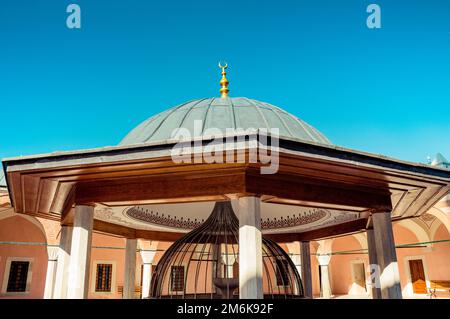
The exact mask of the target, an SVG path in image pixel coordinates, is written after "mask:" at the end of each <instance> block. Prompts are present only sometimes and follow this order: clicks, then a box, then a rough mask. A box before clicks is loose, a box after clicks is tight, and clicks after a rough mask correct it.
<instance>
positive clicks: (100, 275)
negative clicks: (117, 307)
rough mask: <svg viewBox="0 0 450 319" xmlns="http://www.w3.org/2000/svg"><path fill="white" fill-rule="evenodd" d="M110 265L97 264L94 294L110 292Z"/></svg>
mask: <svg viewBox="0 0 450 319" xmlns="http://www.w3.org/2000/svg"><path fill="white" fill-rule="evenodd" d="M111 282H112V264H97V276H96V280H95V291H96V292H111Z"/></svg>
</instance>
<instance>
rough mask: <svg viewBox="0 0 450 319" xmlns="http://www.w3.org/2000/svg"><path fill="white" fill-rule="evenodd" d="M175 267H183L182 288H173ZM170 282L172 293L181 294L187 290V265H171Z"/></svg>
mask: <svg viewBox="0 0 450 319" xmlns="http://www.w3.org/2000/svg"><path fill="white" fill-rule="evenodd" d="M173 267H180V268H182V269H183V287H182V289H181V290H173V289H172V288H173V282H172V269H173ZM169 282H170V284H169V288H170V290H169V291H170V292H171V293H175V294H180V293H183V292H184V290H185V285H186V267H185V266H184V265H171V266H170V281H169Z"/></svg>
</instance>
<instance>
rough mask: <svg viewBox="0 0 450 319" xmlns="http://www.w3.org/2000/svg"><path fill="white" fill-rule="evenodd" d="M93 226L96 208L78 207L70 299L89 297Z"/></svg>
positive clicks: (68, 292) (73, 234) (72, 257)
mask: <svg viewBox="0 0 450 319" xmlns="http://www.w3.org/2000/svg"><path fill="white" fill-rule="evenodd" d="M93 224H94V207H93V206H87V205H77V206H76V207H75V213H74V220H73V233H72V246H71V257H70V266H69V282H68V287H67V298H69V299H86V298H87V296H88V286H89V269H90V267H89V266H90V264H91V244H92V226H93Z"/></svg>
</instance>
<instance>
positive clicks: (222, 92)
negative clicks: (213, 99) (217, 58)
mask: <svg viewBox="0 0 450 319" xmlns="http://www.w3.org/2000/svg"><path fill="white" fill-rule="evenodd" d="M219 68H221V69H222V79H221V80H220V85H221V86H222V88H221V89H220V97H221V98H222V99H224V98H226V97H227V96H228V92H230V90H228V83H229V82H228V80H227V78H226V75H227V72H225V70H226V68H228V63H226V62H225V65H222V64H221V63H220V62H219Z"/></svg>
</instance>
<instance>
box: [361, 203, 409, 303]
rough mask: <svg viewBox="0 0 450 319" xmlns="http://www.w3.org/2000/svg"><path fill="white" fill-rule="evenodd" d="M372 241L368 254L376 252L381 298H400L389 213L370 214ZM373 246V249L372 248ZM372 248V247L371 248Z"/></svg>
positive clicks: (398, 277) (398, 274) (398, 275)
mask: <svg viewBox="0 0 450 319" xmlns="http://www.w3.org/2000/svg"><path fill="white" fill-rule="evenodd" d="M372 224H373V241H374V245H372V247H370V246H369V258H370V254H373V252H374V251H375V252H376V256H372V259H374V258H376V260H377V263H376V264H377V265H378V266H379V270H380V272H379V273H380V286H381V287H380V288H381V297H382V298H383V299H401V298H402V290H401V287H400V273H399V270H398V264H397V254H396V251H395V241H394V234H393V231H392V222H391V213H390V212H386V213H375V214H373V215H372ZM373 246H375V250H374V249H373ZM371 248H372V249H371Z"/></svg>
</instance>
